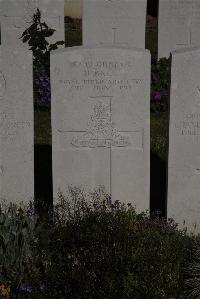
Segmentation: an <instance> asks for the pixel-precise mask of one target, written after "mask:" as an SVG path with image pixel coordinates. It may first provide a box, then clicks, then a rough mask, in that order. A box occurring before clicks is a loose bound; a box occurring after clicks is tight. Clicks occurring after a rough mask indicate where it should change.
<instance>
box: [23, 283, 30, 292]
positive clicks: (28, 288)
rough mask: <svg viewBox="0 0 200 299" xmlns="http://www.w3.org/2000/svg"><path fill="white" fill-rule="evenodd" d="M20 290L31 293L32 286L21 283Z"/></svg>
mask: <svg viewBox="0 0 200 299" xmlns="http://www.w3.org/2000/svg"><path fill="white" fill-rule="evenodd" d="M20 290H21V291H23V292H27V293H31V292H32V287H31V286H29V285H26V284H24V283H23V284H21V286H20Z"/></svg>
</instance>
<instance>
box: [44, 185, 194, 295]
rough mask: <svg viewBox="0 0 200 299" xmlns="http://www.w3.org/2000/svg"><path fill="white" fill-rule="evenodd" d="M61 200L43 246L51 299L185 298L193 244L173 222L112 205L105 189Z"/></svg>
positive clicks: (77, 191) (71, 192)
mask: <svg viewBox="0 0 200 299" xmlns="http://www.w3.org/2000/svg"><path fill="white" fill-rule="evenodd" d="M59 200H60V204H59V205H57V207H56V208H55V213H54V217H55V219H54V220H55V225H54V226H53V227H52V229H51V230H50V231H48V233H46V232H47V231H45V232H43V238H41V240H43V241H42V243H41V244H40V246H42V247H43V257H41V259H43V258H44V256H45V258H46V261H45V263H46V265H48V266H47V267H46V269H45V282H44V283H45V285H46V286H47V292H46V293H45V294H46V296H47V297H48V296H52V297H51V298H159V299H160V298H170V296H171V297H173V298H180V296H181V295H182V294H183V292H182V289H183V285H184V275H183V269H184V267H186V265H187V262H188V260H189V253H190V247H191V243H192V239H191V238H189V237H187V236H186V233H185V231H178V229H177V226H176V224H175V223H174V222H173V221H172V220H170V221H166V220H165V219H159V218H158V217H157V216H155V217H153V218H152V219H150V218H149V217H148V215H147V214H146V213H140V214H137V213H136V211H135V209H134V208H133V207H132V206H131V205H125V204H121V203H120V202H114V203H112V201H111V199H110V197H109V196H108V195H106V193H105V192H104V190H103V189H99V190H96V191H95V192H93V193H86V192H84V190H81V189H79V188H69V192H68V196H67V197H63V196H62V195H60V199H59ZM47 235H48V237H46V236H47ZM44 253H45V254H44Z"/></svg>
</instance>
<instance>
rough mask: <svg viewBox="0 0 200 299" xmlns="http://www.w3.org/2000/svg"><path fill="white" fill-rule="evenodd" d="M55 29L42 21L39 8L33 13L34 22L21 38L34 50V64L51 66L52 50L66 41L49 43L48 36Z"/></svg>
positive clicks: (45, 66)
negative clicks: (50, 56)
mask: <svg viewBox="0 0 200 299" xmlns="http://www.w3.org/2000/svg"><path fill="white" fill-rule="evenodd" d="M54 32H55V29H51V28H49V27H48V26H47V24H46V23H45V22H42V21H41V12H40V10H39V9H37V11H36V13H35V14H34V15H33V23H32V24H31V26H30V27H29V28H27V29H26V30H25V31H24V32H23V34H22V36H21V38H22V41H23V43H27V42H28V44H29V47H30V48H29V49H30V50H32V51H33V57H34V66H35V67H36V66H39V67H41V66H42V67H44V68H45V69H48V68H49V55H50V51H52V50H56V49H57V48H58V46H59V45H63V44H64V41H57V42H56V43H54V44H49V42H48V41H47V40H46V38H48V37H50V36H52V35H53V34H54Z"/></svg>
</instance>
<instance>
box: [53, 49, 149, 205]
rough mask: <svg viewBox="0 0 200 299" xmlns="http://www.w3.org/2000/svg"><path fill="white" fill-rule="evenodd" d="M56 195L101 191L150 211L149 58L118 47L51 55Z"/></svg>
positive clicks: (143, 54)
mask: <svg viewBox="0 0 200 299" xmlns="http://www.w3.org/2000/svg"><path fill="white" fill-rule="evenodd" d="M51 78H52V83H51V87H52V151H53V192H54V200H55V201H56V200H57V199H58V192H61V193H63V194H65V193H66V191H67V189H68V186H69V185H70V186H81V187H84V188H85V189H89V190H91V189H93V188H96V187H97V186H100V185H101V186H104V187H105V188H106V191H107V192H108V193H111V195H112V199H113V200H120V201H122V202H126V203H127V202H131V203H133V204H135V205H136V208H137V210H139V211H144V210H146V209H148V208H149V181H150V173H149V172H150V168H149V160H150V159H149V157H150V145H149V124H150V120H149V111H150V107H149V103H150V100H149V94H150V92H149V91H150V54H149V52H148V51H147V50H137V49H133V48H125V47H124V48H123V47H121V48H119V47H100V46H99V47H97V48H85V47H77V48H76V47H74V48H73V50H72V49H65V50H56V51H54V53H52V55H51Z"/></svg>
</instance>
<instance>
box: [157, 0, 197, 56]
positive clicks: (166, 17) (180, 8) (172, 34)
mask: <svg viewBox="0 0 200 299" xmlns="http://www.w3.org/2000/svg"><path fill="white" fill-rule="evenodd" d="M198 45H200V1H199V0H160V1H159V24H158V58H162V57H169V55H170V52H171V51H173V50H177V49H180V48H186V47H190V46H198Z"/></svg>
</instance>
